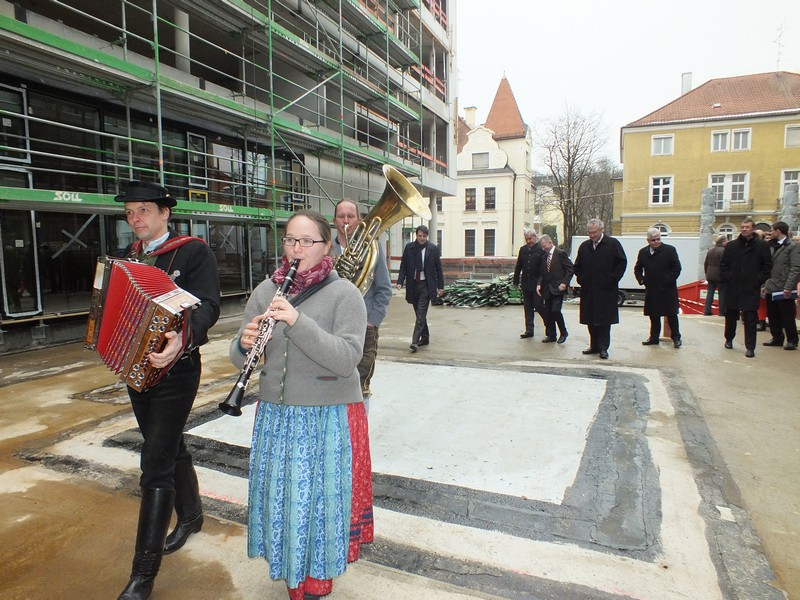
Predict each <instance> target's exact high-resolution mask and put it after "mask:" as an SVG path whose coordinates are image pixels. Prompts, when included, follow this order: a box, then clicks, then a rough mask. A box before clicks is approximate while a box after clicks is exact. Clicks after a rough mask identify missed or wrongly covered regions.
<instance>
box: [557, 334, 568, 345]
mask: <svg viewBox="0 0 800 600" xmlns="http://www.w3.org/2000/svg"><path fill="white" fill-rule="evenodd" d="M566 341H567V334H566V333H565V334H564V335H562V336H561V337H560V338H558V342H557V343H559V344H563V343H564V342H566Z"/></svg>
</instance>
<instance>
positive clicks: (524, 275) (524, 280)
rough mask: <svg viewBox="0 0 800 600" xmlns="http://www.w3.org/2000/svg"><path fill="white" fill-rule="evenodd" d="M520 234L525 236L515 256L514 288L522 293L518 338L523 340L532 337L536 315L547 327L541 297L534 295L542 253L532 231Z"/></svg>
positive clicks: (539, 272) (528, 230)
mask: <svg viewBox="0 0 800 600" xmlns="http://www.w3.org/2000/svg"><path fill="white" fill-rule="evenodd" d="M522 233H523V235H524V236H525V245H524V246H522V247H521V248H520V249H519V254H518V255H517V265H516V267H514V287H516V288H517V289H520V288H521V291H522V306H523V308H524V310H525V331H524V332H522V333H521V334H520V335H519V337H521V338H523V339H525V338H531V337H533V321H534V318H535V317H536V313H539V316H540V317H542V322H543V323H544V324H545V327H547V321H546V319H545V316H544V306H543V304H542V297H541V296H540V295H539V294H537V293H536V285H537V283H538V281H539V275H541V269H542V256H544V252H543V251H542V249H541V248H540V247H539V242H538V240H537V235H536V232H535V231H534V230H533V229H525V231H523V232H522ZM548 335H549V333H548Z"/></svg>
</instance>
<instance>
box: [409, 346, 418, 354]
mask: <svg viewBox="0 0 800 600" xmlns="http://www.w3.org/2000/svg"><path fill="white" fill-rule="evenodd" d="M409 348H411V352H416V351H417V349H418V348H419V346H417V345H416V344H411V345H410V346H409Z"/></svg>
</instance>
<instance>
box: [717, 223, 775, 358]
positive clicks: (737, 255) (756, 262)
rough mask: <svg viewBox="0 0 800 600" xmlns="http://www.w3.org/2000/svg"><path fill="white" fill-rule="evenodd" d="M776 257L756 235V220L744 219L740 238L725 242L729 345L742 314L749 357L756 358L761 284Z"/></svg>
mask: <svg viewBox="0 0 800 600" xmlns="http://www.w3.org/2000/svg"><path fill="white" fill-rule="evenodd" d="M771 269H772V260H771V259H770V255H769V247H768V246H767V243H766V242H765V241H764V240H761V239H759V238H758V237H757V236H756V235H755V222H754V221H753V219H745V220H744V221H742V226H741V229H740V234H739V237H737V238H736V239H735V240H732V241H730V242H728V243H727V244H726V245H725V251H724V252H723V253H722V261H721V262H720V272H721V275H722V281H723V282H724V283H725V285H726V295H725V308H726V311H725V347H726V348H728V349H729V350H730V349H731V348H733V338H734V337H736V322H737V321H738V320H739V313H740V312H741V313H742V315H743V317H744V346H745V349H746V351H745V356H746V357H747V358H753V357H754V356H755V355H756V354H755V350H756V326H757V324H758V305H759V303H760V302H761V287H762V286H763V285H764V282H765V281H766V280H767V279H769V275H770V271H771Z"/></svg>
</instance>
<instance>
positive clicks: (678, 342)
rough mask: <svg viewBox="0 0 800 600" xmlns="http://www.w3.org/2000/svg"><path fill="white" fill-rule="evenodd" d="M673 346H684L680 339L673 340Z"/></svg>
mask: <svg viewBox="0 0 800 600" xmlns="http://www.w3.org/2000/svg"><path fill="white" fill-rule="evenodd" d="M672 346H673V347H674V348H680V347H681V346H683V342H682V341H681V340H680V339H677V340H672Z"/></svg>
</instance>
